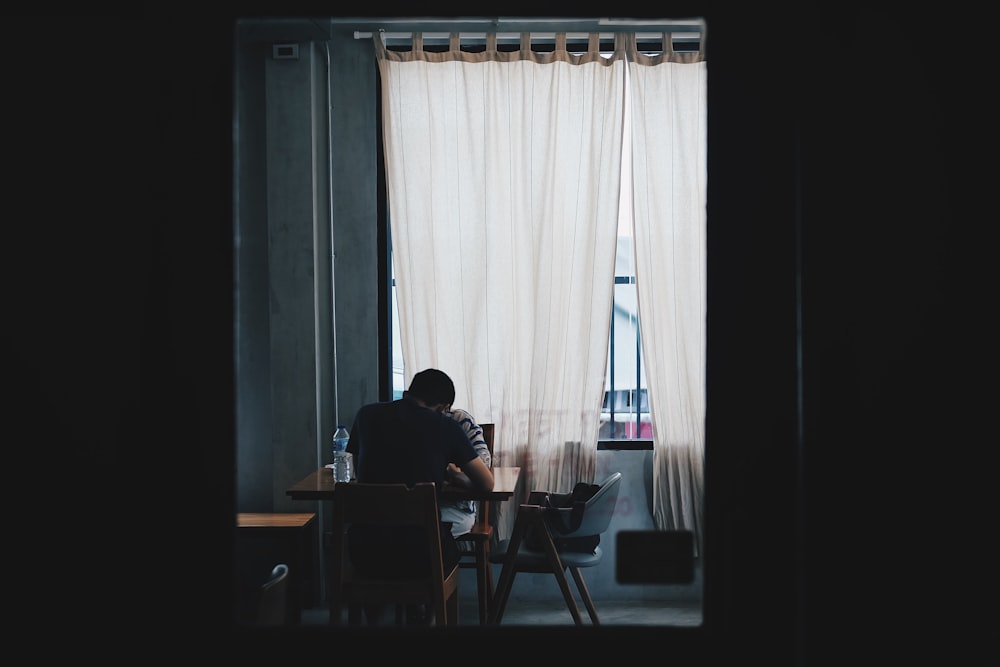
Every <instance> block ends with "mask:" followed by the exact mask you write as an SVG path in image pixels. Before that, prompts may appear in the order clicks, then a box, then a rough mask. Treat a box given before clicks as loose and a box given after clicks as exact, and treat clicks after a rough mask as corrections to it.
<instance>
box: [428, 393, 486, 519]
mask: <svg viewBox="0 0 1000 667" xmlns="http://www.w3.org/2000/svg"><path fill="white" fill-rule="evenodd" d="M444 414H445V415H446V416H448V417H451V418H452V419H453V420H455V421H457V422H458V424H459V426H461V427H462V429H463V430H464V431H465V435H466V436H467V437H468V438H469V442H470V443H472V446H473V448H474V449H475V450H476V453H477V454H479V458H481V459H482V460H483V463H485V464H486V467H487V468H491V467H492V459H491V457H490V450H489V447H487V446H486V440H485V439H484V438H483V428H482V427H481V426H480V425H479V424H477V423H476V420H475V419H473V418H472V415H471V414H469V413H468V412H466V411H465V410H461V409H458V408H452V407H451V405H449V406H448V407H446V408H445V409H444ZM446 474H447V476H448V477H449V478H451V477H452V476H454V475H458V474H461V470H459V469H458V466H456V465H454V464H450V465H449V466H448V472H447V473H446ZM439 509H440V510H441V521H450V522H451V534H452V536H453V537H458V536H460V535H464V534H466V533H467V532H469V531H470V530H472V525H473V524H474V523H475V522H476V503H475V501H473V500H456V501H452V502H441V503H440V504H439Z"/></svg>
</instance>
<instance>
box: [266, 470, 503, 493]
mask: <svg viewBox="0 0 1000 667" xmlns="http://www.w3.org/2000/svg"><path fill="white" fill-rule="evenodd" d="M520 476H521V468H520V467H518V466H495V467H494V468H493V490H492V491H477V490H475V489H467V488H464V487H460V486H453V485H451V484H446V485H445V486H444V489H443V490H442V495H443V496H444V497H446V498H465V499H469V500H507V499H509V498H510V497H511V496H513V495H514V490H515V489H516V487H517V481H518V479H519V478H520ZM336 485H337V483H336V482H335V481H334V479H333V470H331V469H330V468H318V469H317V470H314V471H313V472H311V473H309V475H308V476H307V477H306V478H305V479H302V480H301V481H299V482H296V483H295V484H293V485H292V486H291V487H289V488H288V489H287V490H286V491H285V493H286V494H287V495H288V496H290V497H291V499H292V500H332V499H333V487H334V486H336Z"/></svg>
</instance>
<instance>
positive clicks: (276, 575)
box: [256, 563, 288, 625]
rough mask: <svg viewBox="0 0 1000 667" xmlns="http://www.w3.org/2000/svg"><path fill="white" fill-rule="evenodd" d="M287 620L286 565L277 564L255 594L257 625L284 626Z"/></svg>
mask: <svg viewBox="0 0 1000 667" xmlns="http://www.w3.org/2000/svg"><path fill="white" fill-rule="evenodd" d="M287 618H288V565H286V564H285V563H278V564H277V565H275V566H274V569H273V570H271V574H270V576H269V577H268V578H267V581H265V582H264V583H263V584H262V585H261V587H260V590H259V591H258V592H257V619H256V620H257V624H258V625H285V623H286V621H287Z"/></svg>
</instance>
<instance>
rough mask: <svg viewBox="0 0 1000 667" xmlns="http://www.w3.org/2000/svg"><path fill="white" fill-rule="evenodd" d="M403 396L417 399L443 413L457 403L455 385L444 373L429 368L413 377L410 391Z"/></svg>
mask: <svg viewBox="0 0 1000 667" xmlns="http://www.w3.org/2000/svg"><path fill="white" fill-rule="evenodd" d="M403 395H404V396H409V397H410V398H415V399H417V400H418V401H420V402H421V403H423V404H424V405H425V406H427V407H428V408H431V409H433V410H438V411H441V410H444V409H446V408H447V407H449V406H450V405H451V404H452V403H454V402H455V383H454V382H452V381H451V378H450V377H448V375H447V373H445V372H444V371H439V370H438V369H436V368H428V369H426V370H422V371H420V372H419V373H417V374H416V375H414V376H413V379H412V380H410V387H409V389H407V390H406V391H405V392H403Z"/></svg>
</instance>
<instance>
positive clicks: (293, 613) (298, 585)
mask: <svg viewBox="0 0 1000 667" xmlns="http://www.w3.org/2000/svg"><path fill="white" fill-rule="evenodd" d="M315 524H316V513H315V512H259V513H258V512H240V513H239V514H237V515H236V526H237V528H238V529H239V535H240V538H241V539H240V541H241V545H240V548H241V550H242V549H244V548H248V547H249V545H248V544H247V542H249V541H250V540H263V541H266V542H269V543H272V545H273V546H271V547H270V549H257V551H259V552H264V553H268V551H270V552H271V553H273V554H275V555H274V556H273V557H271V558H270V559H267V562H266V563H261V566H262V567H263V566H265V565H266V567H267V571H268V572H270V568H272V567H274V565H275V564H276V563H271V562H270V561H271V560H277V559H282V560H286V561H287V563H288V579H289V587H288V589H289V591H291V592H292V593H291V596H290V597H289V600H288V603H289V604H288V620H289V622H290V623H299V622H301V620H302V607H303V598H304V596H303V586H304V583H305V582H306V581H307V580H309V579H310V578H311V577H310V576H309V575H310V573H312V572H313V570H314V568H313V567H312V566H311V558H310V554H311V553H312V549H310V543H311V541H312V540H315V539H316V538H315ZM252 550H253V549H252V548H251V549H248V551H245V552H243V553H244V557H245V558H246V559H247V560H248V561H251V562H252V560H253V559H252V558H251V554H250V553H249V552H250V551H252Z"/></svg>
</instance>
